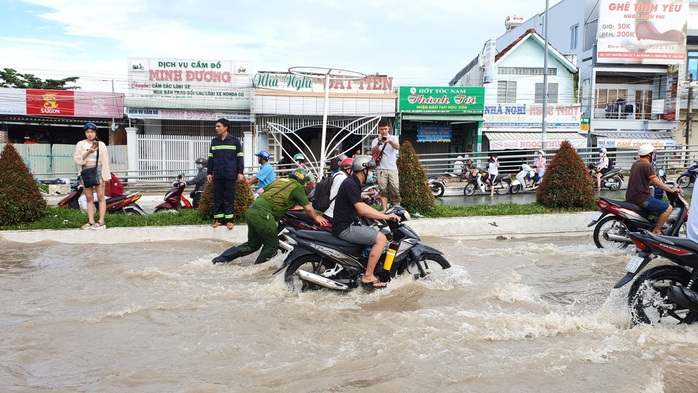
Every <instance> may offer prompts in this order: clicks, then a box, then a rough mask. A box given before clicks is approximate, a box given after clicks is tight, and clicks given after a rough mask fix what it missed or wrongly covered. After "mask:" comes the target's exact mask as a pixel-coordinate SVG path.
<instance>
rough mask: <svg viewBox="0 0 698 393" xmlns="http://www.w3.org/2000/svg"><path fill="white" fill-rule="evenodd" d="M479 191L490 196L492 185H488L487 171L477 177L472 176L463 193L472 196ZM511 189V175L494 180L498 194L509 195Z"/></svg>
mask: <svg viewBox="0 0 698 393" xmlns="http://www.w3.org/2000/svg"><path fill="white" fill-rule="evenodd" d="M476 189H479V190H480V191H481V192H482V193H483V194H488V193H489V192H490V185H489V184H488V183H487V171H483V170H481V171H479V172H478V174H477V175H475V176H472V175H471V176H470V181H469V182H468V184H466V185H465V188H464V189H463V193H464V194H465V195H467V196H471V195H473V194H474V193H475V190H476ZM510 189H511V175H510V174H508V173H506V174H499V175H497V177H495V178H494V191H495V192H496V193H497V194H507V193H508V192H509V190H510Z"/></svg>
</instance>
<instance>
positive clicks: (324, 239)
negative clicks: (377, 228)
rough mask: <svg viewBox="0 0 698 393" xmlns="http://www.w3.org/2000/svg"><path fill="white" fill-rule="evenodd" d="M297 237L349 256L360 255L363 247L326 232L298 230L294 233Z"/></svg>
mask: <svg viewBox="0 0 698 393" xmlns="http://www.w3.org/2000/svg"><path fill="white" fill-rule="evenodd" d="M296 234H297V235H298V237H301V238H303V239H307V240H311V241H312V242H314V243H323V244H326V245H329V246H334V247H337V248H339V249H341V250H342V251H344V252H345V253H347V254H351V255H361V252H362V251H363V249H364V247H365V246H363V245H361V244H355V243H349V242H348V241H346V240H342V239H340V238H338V237H336V236H335V235H333V234H332V233H330V232H326V231H310V230H299V231H296Z"/></svg>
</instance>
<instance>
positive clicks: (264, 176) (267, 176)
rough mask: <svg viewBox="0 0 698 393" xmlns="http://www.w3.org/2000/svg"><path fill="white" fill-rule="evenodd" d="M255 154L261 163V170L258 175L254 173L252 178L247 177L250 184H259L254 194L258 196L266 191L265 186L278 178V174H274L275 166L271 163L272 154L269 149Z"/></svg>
mask: <svg viewBox="0 0 698 393" xmlns="http://www.w3.org/2000/svg"><path fill="white" fill-rule="evenodd" d="M255 156H257V162H258V163H259V171H258V172H257V174H256V175H252V177H251V178H249V179H247V184H249V185H250V186H252V185H254V184H256V185H257V191H255V196H254V197H255V198H257V197H258V196H259V195H261V194H262V193H263V192H264V187H265V186H266V185H267V184H269V183H271V182H273V181H274V180H275V179H276V175H274V168H272V167H271V164H270V163H269V157H270V156H271V155H270V154H269V152H268V151H266V150H260V152H259V153H257V154H255Z"/></svg>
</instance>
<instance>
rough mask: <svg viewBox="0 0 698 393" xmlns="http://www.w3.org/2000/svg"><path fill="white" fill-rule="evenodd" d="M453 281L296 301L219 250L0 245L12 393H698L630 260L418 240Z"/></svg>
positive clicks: (408, 282) (3, 369) (537, 243)
mask: <svg viewBox="0 0 698 393" xmlns="http://www.w3.org/2000/svg"><path fill="white" fill-rule="evenodd" d="M423 241H424V243H426V244H429V245H431V246H433V247H436V248H438V249H441V250H443V251H444V252H445V254H446V257H447V259H448V260H449V261H450V262H451V264H452V265H453V267H452V268H451V269H448V270H444V271H440V272H438V273H437V274H434V275H432V276H430V277H429V279H427V280H422V281H412V279H411V278H409V277H400V278H399V279H397V280H394V281H392V282H390V284H389V286H388V288H387V289H385V290H382V291H376V292H373V293H370V294H369V293H366V292H364V291H362V290H356V291H353V292H349V293H338V292H331V291H329V290H324V291H318V292H313V293H302V294H297V293H292V292H290V291H289V290H287V289H286V286H285V284H284V283H283V281H282V275H277V276H273V277H272V276H271V273H272V272H273V271H274V270H275V269H276V267H277V266H278V265H279V264H280V263H281V261H280V259H274V260H272V261H271V262H269V263H267V264H265V265H261V266H255V265H252V262H253V261H254V255H252V256H248V257H246V258H244V259H243V260H242V261H239V262H238V263H237V264H232V265H228V266H220V265H217V266H213V265H212V264H211V262H210V260H211V258H212V257H214V256H215V255H217V254H218V253H219V252H221V251H223V250H224V249H225V248H227V247H228V246H229V245H230V244H228V243H225V242H222V241H214V240H211V241H187V242H177V243H174V242H167V243H165V242H159V243H139V244H124V245H114V246H108V251H107V247H106V246H102V247H100V248H97V247H96V246H95V245H87V246H76V245H71V244H58V243H38V244H20V243H13V242H7V241H0V247H2V250H3V252H2V256H0V293H1V294H2V302H1V303H0V304H1V305H0V308H1V309H0V313H1V315H2V318H1V319H0V324H1V325H0V390H1V391H3V392H27V391H46V390H49V391H52V392H94V391H110V392H111V391H128V392H466V391H467V392H504V391H507V392H509V391H511V392H538V393H539V392H563V391H564V392H677V391H683V392H690V391H695V386H696V383H697V381H698V359H696V357H695V353H696V351H697V349H698V326H633V325H632V323H631V322H630V317H629V314H628V311H627V306H626V295H627V289H628V287H629V286H626V287H625V288H622V289H620V290H612V287H613V284H615V282H616V281H617V280H618V279H619V278H620V277H621V276H622V275H623V267H624V266H625V263H626V262H627V261H628V259H629V258H630V256H631V253H630V252H629V251H607V250H598V249H596V247H595V246H594V245H593V241H592V239H591V236H571V237H559V238H554V237H540V238H534V239H531V238H529V239H521V240H516V239H508V240H502V241H497V240H472V239H457V238H436V237H430V238H425V239H423Z"/></svg>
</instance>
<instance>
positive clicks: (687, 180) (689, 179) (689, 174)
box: [676, 160, 698, 188]
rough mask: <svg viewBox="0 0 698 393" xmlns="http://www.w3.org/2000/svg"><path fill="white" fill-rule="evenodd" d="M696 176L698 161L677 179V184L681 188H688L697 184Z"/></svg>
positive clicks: (697, 173)
mask: <svg viewBox="0 0 698 393" xmlns="http://www.w3.org/2000/svg"><path fill="white" fill-rule="evenodd" d="M696 176H698V160H696V161H693V165H691V167H690V168H688V169H686V172H684V173H682V174H681V176H679V178H678V179H676V184H677V185H678V186H679V187H681V188H686V187H688V186H690V185H691V184H695V182H696Z"/></svg>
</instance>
